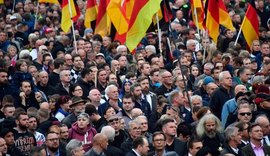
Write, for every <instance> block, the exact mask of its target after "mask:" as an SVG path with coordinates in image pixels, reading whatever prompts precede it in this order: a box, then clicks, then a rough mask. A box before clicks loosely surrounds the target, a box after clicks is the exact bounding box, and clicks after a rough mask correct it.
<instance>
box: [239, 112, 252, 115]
mask: <svg viewBox="0 0 270 156" xmlns="http://www.w3.org/2000/svg"><path fill="white" fill-rule="evenodd" d="M239 114H240V115H241V116H245V115H247V116H250V115H251V114H252V113H251V112H243V113H239Z"/></svg>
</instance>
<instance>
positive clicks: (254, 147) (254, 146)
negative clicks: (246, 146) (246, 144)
mask: <svg viewBox="0 0 270 156" xmlns="http://www.w3.org/2000/svg"><path fill="white" fill-rule="evenodd" d="M250 145H251V147H252V149H260V148H263V144H261V145H260V146H259V147H256V145H254V144H253V143H252V142H250Z"/></svg>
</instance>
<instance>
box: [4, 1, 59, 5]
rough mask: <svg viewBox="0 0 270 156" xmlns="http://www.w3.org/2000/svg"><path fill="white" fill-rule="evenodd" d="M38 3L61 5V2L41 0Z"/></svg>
mask: <svg viewBox="0 0 270 156" xmlns="http://www.w3.org/2000/svg"><path fill="white" fill-rule="evenodd" d="M1 1H3V3H4V0H0V4H2V3H1ZM38 2H39V3H52V4H59V1H58V0H39V1H38Z"/></svg>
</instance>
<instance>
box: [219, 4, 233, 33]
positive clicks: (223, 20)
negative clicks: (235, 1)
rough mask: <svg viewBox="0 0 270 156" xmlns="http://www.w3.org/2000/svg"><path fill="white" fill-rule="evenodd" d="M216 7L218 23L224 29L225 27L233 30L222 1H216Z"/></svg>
mask: <svg viewBox="0 0 270 156" xmlns="http://www.w3.org/2000/svg"><path fill="white" fill-rule="evenodd" d="M218 7H219V23H220V24H221V25H223V26H224V27H226V28H227V29H230V30H235V29H234V26H233V24H232V19H231V18H230V15H229V13H228V11H227V9H226V6H225V4H224V2H223V0H219V1H218Z"/></svg>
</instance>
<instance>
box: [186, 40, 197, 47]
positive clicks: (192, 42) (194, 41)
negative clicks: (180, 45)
mask: <svg viewBox="0 0 270 156" xmlns="http://www.w3.org/2000/svg"><path fill="white" fill-rule="evenodd" d="M191 44H196V40H193V39H189V40H187V44H186V45H187V47H188V46H189V45H191Z"/></svg>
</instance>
